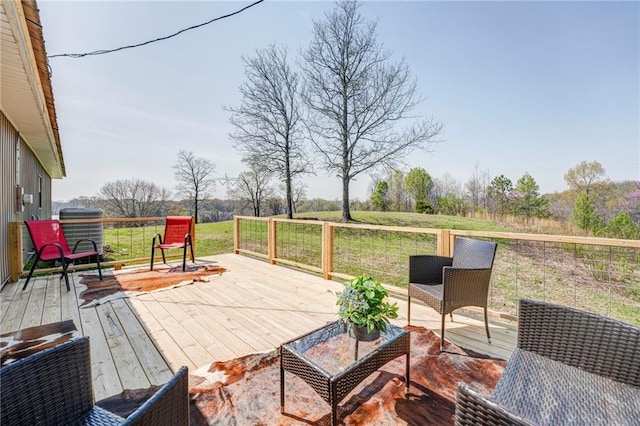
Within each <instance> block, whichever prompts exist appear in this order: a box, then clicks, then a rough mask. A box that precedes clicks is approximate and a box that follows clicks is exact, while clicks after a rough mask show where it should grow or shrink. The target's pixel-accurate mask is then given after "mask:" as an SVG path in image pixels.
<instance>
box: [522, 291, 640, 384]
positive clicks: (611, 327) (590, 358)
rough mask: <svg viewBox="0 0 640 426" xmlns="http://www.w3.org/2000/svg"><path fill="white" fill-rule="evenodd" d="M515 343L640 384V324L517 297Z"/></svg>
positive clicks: (578, 365) (610, 376)
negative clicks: (516, 334)
mask: <svg viewBox="0 0 640 426" xmlns="http://www.w3.org/2000/svg"><path fill="white" fill-rule="evenodd" d="M518 347H519V348H520V349H522V350H526V351H530V352H535V353H537V354H539V355H542V356H545V357H548V358H551V359H553V360H556V361H560V362H562V363H564V364H567V365H570V366H573V367H578V368H581V369H583V370H586V371H588V372H590V373H594V374H598V375H600V376H604V377H609V378H610V379H613V380H616V381H618V382H622V383H627V384H630V385H633V386H640V368H638V359H639V358H640V328H639V327H635V326H632V325H630V324H626V323H623V322H621V321H617V320H614V319H612V318H608V317H604V316H601V315H597V314H593V313H590V312H585V311H582V310H579V309H575V308H570V307H567V306H562V305H555V304H551V303H546V302H541V301H534V300H528V299H521V300H520V308H519V312H518Z"/></svg>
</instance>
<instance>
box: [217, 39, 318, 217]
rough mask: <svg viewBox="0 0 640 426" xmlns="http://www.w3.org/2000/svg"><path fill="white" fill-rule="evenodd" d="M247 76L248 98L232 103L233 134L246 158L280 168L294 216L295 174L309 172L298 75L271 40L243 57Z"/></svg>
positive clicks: (268, 168) (245, 92) (290, 213)
mask: <svg viewBox="0 0 640 426" xmlns="http://www.w3.org/2000/svg"><path fill="white" fill-rule="evenodd" d="M243 61H244V66H245V75H246V77H247V80H248V81H247V82H246V83H243V84H242V85H241V86H240V89H239V90H240V94H241V95H242V104H241V105H240V106H239V107H229V108H226V110H227V111H230V112H231V113H232V114H231V118H230V121H231V124H233V126H234V127H235V131H234V132H232V133H230V134H229V136H230V137H231V138H232V139H233V140H235V141H237V142H239V143H240V145H239V146H238V148H239V149H240V150H241V151H243V153H244V159H245V160H246V161H247V162H249V163H259V164H260V167H261V168H262V169H265V170H266V171H268V172H272V173H277V174H278V176H279V177H280V178H281V179H282V180H283V182H284V185H285V194H286V204H287V206H286V210H287V217H288V218H289V219H291V218H292V217H293V188H292V180H293V178H294V177H295V176H296V175H299V174H301V173H308V172H309V171H310V165H309V162H308V161H307V156H306V154H305V151H304V147H303V142H304V139H303V138H302V137H301V134H300V131H299V128H300V124H301V122H300V95H299V88H298V84H299V82H298V80H299V78H298V75H297V74H296V73H295V72H294V71H293V70H292V69H291V67H290V65H289V64H288V62H287V50H286V48H284V47H281V48H276V46H274V45H270V46H269V47H267V48H266V49H262V50H257V51H256V56H255V57H254V58H243Z"/></svg>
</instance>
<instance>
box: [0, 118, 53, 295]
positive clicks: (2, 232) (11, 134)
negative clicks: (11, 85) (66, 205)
mask: <svg viewBox="0 0 640 426" xmlns="http://www.w3.org/2000/svg"><path fill="white" fill-rule="evenodd" d="M18 141H19V144H20V176H19V181H16V142H18ZM0 164H1V165H2V167H0V174H1V175H2V179H1V182H0V283H4V282H5V281H6V280H8V279H9V222H21V221H23V220H27V219H48V218H50V217H51V177H50V176H49V175H48V174H47V172H46V171H45V170H44V169H43V168H42V166H41V165H40V162H39V161H38V159H37V158H36V157H35V155H34V154H33V152H32V151H31V149H30V148H29V146H28V145H27V144H26V143H25V141H24V140H23V139H22V138H20V136H19V134H18V131H17V130H16V129H15V128H14V127H13V126H12V125H11V123H10V122H9V120H7V118H6V117H5V115H4V114H3V113H2V111H0ZM18 184H20V185H21V186H22V187H23V188H24V192H25V194H33V204H27V205H25V208H24V211H23V212H18V211H17V205H16V200H15V198H16V189H15V188H16V186H17V185H18ZM40 193H41V197H40ZM23 247H24V248H25V249H24V250H25V252H24V253H22V255H23V259H24V260H26V259H27V252H28V251H29V250H30V249H31V240H30V238H29V235H28V234H27V232H26V231H25V232H23Z"/></svg>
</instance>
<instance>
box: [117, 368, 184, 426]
mask: <svg viewBox="0 0 640 426" xmlns="http://www.w3.org/2000/svg"><path fill="white" fill-rule="evenodd" d="M188 382H189V369H188V368H187V367H181V368H180V369H179V370H178V372H177V373H176V374H175V375H174V376H173V377H172V378H171V380H169V381H168V382H167V383H165V384H164V385H162V387H161V388H160V389H158V391H157V392H156V393H154V394H153V396H152V397H151V398H149V399H148V400H147V401H146V402H145V403H144V404H142V405H141V406H140V407H139V408H138V409H137V410H136V411H134V412H133V413H131V415H130V416H128V417H127V419H126V420H125V422H124V423H123V425H129V426H132V425H154V426H165V425H166V426H189V383H188Z"/></svg>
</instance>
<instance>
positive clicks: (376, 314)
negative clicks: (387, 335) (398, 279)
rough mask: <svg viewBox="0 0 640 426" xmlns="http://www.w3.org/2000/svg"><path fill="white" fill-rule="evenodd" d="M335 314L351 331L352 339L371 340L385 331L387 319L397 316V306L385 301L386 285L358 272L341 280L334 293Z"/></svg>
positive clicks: (386, 294)
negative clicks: (339, 287) (341, 285)
mask: <svg viewBox="0 0 640 426" xmlns="http://www.w3.org/2000/svg"><path fill="white" fill-rule="evenodd" d="M336 295H337V296H338V301H337V302H336V305H338V306H339V307H340V309H339V311H338V315H339V317H340V319H341V320H342V321H344V322H346V323H347V324H348V325H349V326H351V329H352V330H353V332H354V334H355V337H356V339H358V340H365V341H371V340H375V339H377V338H378V337H380V331H382V332H385V331H387V323H388V322H389V320H390V319H394V318H398V306H397V304H396V303H394V304H391V303H389V302H387V301H386V300H385V298H386V297H387V296H389V292H388V291H387V289H386V288H384V287H383V286H382V284H380V281H376V280H374V279H373V278H371V277H370V276H366V275H360V276H358V277H355V278H354V279H352V280H350V281H347V282H346V283H345V288H344V290H343V291H341V292H337V293H336Z"/></svg>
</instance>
